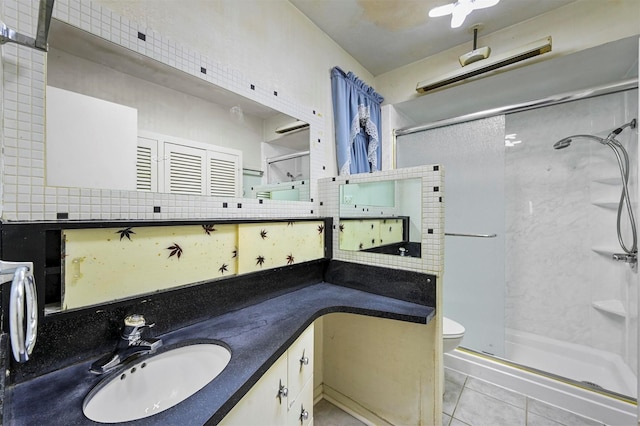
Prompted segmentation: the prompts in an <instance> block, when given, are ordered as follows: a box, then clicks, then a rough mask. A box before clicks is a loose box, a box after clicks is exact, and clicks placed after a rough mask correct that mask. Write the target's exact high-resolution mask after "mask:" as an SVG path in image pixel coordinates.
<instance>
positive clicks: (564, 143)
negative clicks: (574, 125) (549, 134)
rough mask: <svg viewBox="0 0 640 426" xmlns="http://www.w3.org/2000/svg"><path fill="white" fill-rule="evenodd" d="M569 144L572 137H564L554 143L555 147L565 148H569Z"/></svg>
mask: <svg viewBox="0 0 640 426" xmlns="http://www.w3.org/2000/svg"><path fill="white" fill-rule="evenodd" d="M569 145H571V138H564V139H560V140H559V141H558V142H556V143H554V144H553V149H564V148H568V147H569Z"/></svg>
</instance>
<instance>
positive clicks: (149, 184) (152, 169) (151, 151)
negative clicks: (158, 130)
mask: <svg viewBox="0 0 640 426" xmlns="http://www.w3.org/2000/svg"><path fill="white" fill-rule="evenodd" d="M158 163H159V162H158V140H157V139H151V138H143V137H140V136H139V137H138V154H137V157H136V189H137V190H138V191H146V192H158Z"/></svg>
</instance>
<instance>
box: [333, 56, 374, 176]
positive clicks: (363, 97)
mask: <svg viewBox="0 0 640 426" xmlns="http://www.w3.org/2000/svg"><path fill="white" fill-rule="evenodd" d="M331 89H332V94H333V120H334V123H335V136H336V156H337V158H338V170H339V173H340V175H349V174H356V173H371V172H375V171H378V170H380V163H381V161H382V150H381V147H380V138H379V133H380V132H379V129H380V104H381V103H382V101H384V98H383V97H382V96H380V95H379V94H378V93H376V91H375V90H373V88H372V87H370V86H368V85H367V84H365V83H364V82H363V81H362V80H360V79H359V78H358V77H356V75H355V74H353V73H352V72H351V71H349V73H346V74H345V72H344V71H342V70H341V69H340V68H338V67H334V68H333V69H332V70H331Z"/></svg>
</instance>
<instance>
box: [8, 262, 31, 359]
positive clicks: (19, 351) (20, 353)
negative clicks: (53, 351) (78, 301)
mask: <svg viewBox="0 0 640 426" xmlns="http://www.w3.org/2000/svg"><path fill="white" fill-rule="evenodd" d="M0 278H1V279H2V281H0V282H2V283H6V282H8V281H11V290H10V294H9V339H10V340H11V351H12V352H13V358H14V359H15V360H16V361H18V362H26V361H28V360H29V356H30V355H31V352H32V351H33V347H34V346H35V344H36V336H37V334H38V295H37V292H36V284H35V280H34V279H33V263H31V262H4V261H1V260H0ZM25 316H26V320H27V322H26V324H25Z"/></svg>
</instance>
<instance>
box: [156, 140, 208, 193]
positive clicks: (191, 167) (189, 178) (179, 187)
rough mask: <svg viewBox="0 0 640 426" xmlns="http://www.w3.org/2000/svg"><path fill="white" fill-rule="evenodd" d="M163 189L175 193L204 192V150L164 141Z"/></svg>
mask: <svg viewBox="0 0 640 426" xmlns="http://www.w3.org/2000/svg"><path fill="white" fill-rule="evenodd" d="M164 149H165V158H167V160H168V164H167V165H166V166H165V185H166V187H165V190H166V191H167V192H171V193H176V194H197V195H204V194H205V179H204V177H205V173H206V169H205V155H206V151H204V150H202V149H198V148H190V147H186V146H182V145H175V144H172V143H165V144H164Z"/></svg>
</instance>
